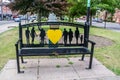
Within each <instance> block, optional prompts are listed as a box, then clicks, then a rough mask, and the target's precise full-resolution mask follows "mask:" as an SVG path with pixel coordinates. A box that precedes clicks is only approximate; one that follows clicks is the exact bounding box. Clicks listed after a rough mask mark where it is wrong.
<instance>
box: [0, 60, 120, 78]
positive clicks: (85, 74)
mask: <svg viewBox="0 0 120 80" xmlns="http://www.w3.org/2000/svg"><path fill="white" fill-rule="evenodd" d="M79 59H80V58H69V59H67V58H52V59H51V58H44V59H25V61H27V63H26V64H22V65H21V66H22V67H21V70H24V71H25V72H24V73H22V74H18V73H17V69H16V60H10V61H8V63H7V64H6V65H5V67H4V68H3V70H2V71H1V73H0V80H11V79H12V80H112V79H113V80H120V78H117V77H116V75H115V74H114V73H112V72H111V71H110V70H108V69H107V68H106V67H104V66H103V65H102V64H101V63H100V62H99V61H97V60H96V59H95V58H94V59H93V68H92V69H90V70H86V69H85V68H86V67H87V66H88V60H89V58H85V60H84V61H79ZM71 63H72V64H71ZM111 77H112V78H111ZM109 78H110V79H109Z"/></svg>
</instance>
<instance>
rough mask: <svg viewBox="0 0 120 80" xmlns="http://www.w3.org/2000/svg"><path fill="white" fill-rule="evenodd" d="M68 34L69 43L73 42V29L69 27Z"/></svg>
mask: <svg viewBox="0 0 120 80" xmlns="http://www.w3.org/2000/svg"><path fill="white" fill-rule="evenodd" d="M68 35H69V44H71V42H72V38H73V32H72V30H71V29H69V32H68Z"/></svg>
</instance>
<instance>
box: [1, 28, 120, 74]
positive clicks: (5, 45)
mask: <svg viewBox="0 0 120 80" xmlns="http://www.w3.org/2000/svg"><path fill="white" fill-rule="evenodd" d="M90 34H91V35H98V36H102V37H106V38H108V39H111V40H113V41H114V44H113V45H111V46H108V47H102V48H95V57H96V58H97V59H98V60H99V61H100V62H102V63H103V64H104V65H105V66H106V67H107V68H109V69H110V70H112V71H113V72H114V73H116V74H117V75H120V64H119V62H120V58H119V57H120V33H118V32H113V31H109V30H105V29H100V28H95V27H93V28H91V30H90ZM17 40H18V29H17V28H15V29H13V30H9V31H7V32H4V33H2V34H0V69H2V68H3V66H4V65H5V64H6V62H7V61H8V60H9V59H15V46H14V45H15V42H16V41H17Z"/></svg>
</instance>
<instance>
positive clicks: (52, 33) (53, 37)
mask: <svg viewBox="0 0 120 80" xmlns="http://www.w3.org/2000/svg"><path fill="white" fill-rule="evenodd" d="M47 37H48V39H49V40H50V41H51V42H52V43H53V44H56V43H57V42H58V41H59V40H60V38H61V37H62V31H61V30H59V29H56V30H51V29H50V30H48V31H47Z"/></svg>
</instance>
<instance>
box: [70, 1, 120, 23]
mask: <svg viewBox="0 0 120 80" xmlns="http://www.w3.org/2000/svg"><path fill="white" fill-rule="evenodd" d="M117 1H118V2H119V3H120V1H119V0H117ZM69 2H71V3H73V6H72V7H71V8H70V9H69V15H72V17H73V18H74V17H75V16H80V15H85V14H86V9H87V0H69ZM118 2H116V0H91V8H90V23H91V22H92V16H93V15H95V13H96V10H97V9H98V8H99V9H100V10H107V11H108V12H110V13H113V12H114V9H115V8H116V7H117V5H116V3H118ZM119 5H120V4H119ZM75 14H76V15H75Z"/></svg>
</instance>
